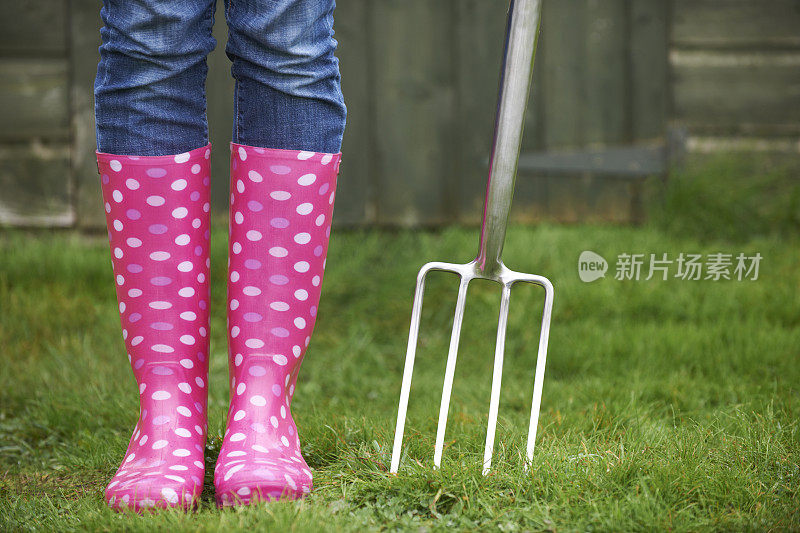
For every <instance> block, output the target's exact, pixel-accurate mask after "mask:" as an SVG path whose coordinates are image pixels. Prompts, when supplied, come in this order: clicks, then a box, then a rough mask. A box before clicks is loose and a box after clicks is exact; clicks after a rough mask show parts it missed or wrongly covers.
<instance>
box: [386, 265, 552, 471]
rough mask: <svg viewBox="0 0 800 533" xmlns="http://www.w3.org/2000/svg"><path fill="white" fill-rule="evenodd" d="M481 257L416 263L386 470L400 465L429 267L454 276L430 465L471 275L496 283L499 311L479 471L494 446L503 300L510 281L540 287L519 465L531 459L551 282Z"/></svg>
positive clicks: (440, 443) (437, 451) (437, 453)
mask: <svg viewBox="0 0 800 533" xmlns="http://www.w3.org/2000/svg"><path fill="white" fill-rule="evenodd" d="M485 267H486V263H485V261H479V259H476V260H474V261H471V262H469V263H465V264H454V263H442V262H431V263H426V264H425V265H423V266H422V268H421V269H420V270H419V273H418V274H417V286H416V291H415V292H414V304H413V309H412V312H411V327H410V329H409V334H408V348H407V351H406V361H405V367H404V369H403V384H402V387H401V391H400V405H399V408H398V411H397V425H396V428H395V435H394V446H393V448H392V462H391V467H390V472H392V473H396V472H397V470H398V468H399V466H400V453H401V451H402V445H403V432H404V429H405V421H406V412H407V408H408V396H409V392H410V390H411V377H412V374H413V372H414V359H415V355H416V351H417V339H418V336H419V324H420V318H421V315H422V299H423V293H424V291H425V277H426V276H427V275H428V273H429V272H431V271H432V270H439V271H444V272H452V273H454V274H457V275H458V276H459V277H460V283H459V289H458V298H457V300H456V310H455V316H454V317H453V329H452V332H451V335H450V348H449V351H448V355H447V366H446V368H445V376H444V386H443V389H442V400H441V404H440V406H439V421H438V427H437V431H436V445H435V447H434V453H433V464H434V468H439V466H440V465H441V461H442V449H443V447H444V434H445V429H446V427H447V414H448V411H449V408H450V395H451V392H452V388H453V376H454V374H455V367H456V358H457V356H458V342H459V338H460V336H461V323H462V321H463V318H464V307H465V303H466V296H467V288H468V286H469V283H470V281H472V280H474V279H487V280H490V281H494V282H497V283H499V284H500V285H501V286H502V294H501V300H500V316H499V320H498V324H497V341H496V344H495V357H494V370H493V372H492V392H491V399H490V404H489V423H488V427H487V431H486V445H485V448H484V455H483V473H484V475H485V474H487V473H488V472H489V470H490V468H491V464H492V453H493V451H494V440H495V430H496V428H497V410H498V405H499V402H500V387H501V380H502V374H503V355H504V351H505V336H506V327H507V324H508V306H509V301H510V298H511V287H512V286H513V285H514V284H515V283H518V282H523V283H532V284H534V285H538V286H540V287H542V288H544V290H545V300H544V310H543V313H542V327H541V332H540V334H539V348H538V355H537V359H536V371H535V374H534V384H533V402H532V406H531V417H530V424H529V426H528V442H527V449H526V455H525V456H526V462H525V469H526V470H527V468H528V466H529V464H530V463H531V461H532V460H533V449H534V444H535V441H536V428H537V426H538V421H539V410H540V407H541V398H542V384H543V382H544V369H545V361H546V357H547V341H548V339H549V336H550V315H551V312H552V308H553V284H552V283H550V281H549V280H548V279H547V278H545V277H542V276H537V275H534V274H525V273H522V272H516V271H513V270H510V269H508V268H506V266H505V265H503V263H502V262H500V261H498V262H497V263H493V264H492V266H491V268H485Z"/></svg>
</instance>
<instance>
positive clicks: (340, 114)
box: [94, 0, 347, 155]
mask: <svg viewBox="0 0 800 533" xmlns="http://www.w3.org/2000/svg"><path fill="white" fill-rule="evenodd" d="M225 2H226V4H225V17H226V20H227V22H228V29H229V38H228V44H227V47H226V48H225V51H226V53H227V55H228V57H229V58H230V59H231V61H232V62H233V65H232V68H231V73H232V74H233V77H234V79H235V83H236V85H235V98H234V100H235V101H234V114H235V116H234V125H233V141H234V142H237V143H240V144H246V145H250V146H260V147H264V148H282V149H288V150H312V151H316V152H328V153H336V152H339V151H340V149H341V143H342V134H343V133H344V125H345V118H346V114H347V111H346V108H345V105H344V99H343V97H342V91H341V86H340V76H339V61H338V59H337V58H336V57H335V56H334V51H335V50H336V45H337V42H336V40H335V39H334V38H333V10H334V7H335V0H225ZM214 8H215V0H103V8H102V9H101V11H100V13H101V16H102V18H103V22H104V24H105V26H104V27H103V29H102V30H100V35H101V38H102V44H101V46H100V64H99V66H98V69H97V78H96V80H95V86H94V93H95V116H96V120H97V148H98V150H99V151H101V152H105V153H111V154H127V155H169V154H177V153H182V152H186V151H189V150H192V149H194V148H197V147H200V146H204V145H205V144H207V143H208V122H207V118H206V96H205V80H206V74H207V72H208V67H207V65H206V56H207V55H208V53H209V52H211V50H213V49H214V46H215V45H216V40H215V39H214V38H213V37H212V36H211V28H212V25H213V23H214Z"/></svg>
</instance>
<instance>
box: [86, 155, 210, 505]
mask: <svg viewBox="0 0 800 533" xmlns="http://www.w3.org/2000/svg"><path fill="white" fill-rule="evenodd" d="M209 154H210V146H206V147H203V148H198V149H196V150H193V151H191V152H188V153H184V154H178V155H175V156H155V157H154V156H149V157H135V156H121V155H111V154H103V153H98V154H97V164H98V170H99V172H100V174H101V182H102V189H103V197H104V200H105V211H106V221H107V223H108V236H109V241H110V243H111V253H112V262H113V267H114V274H115V278H116V288H117V300H118V302H119V313H120V317H121V321H122V336H123V338H124V339H125V347H126V349H127V352H128V358H129V360H130V363H131V367H132V368H133V374H134V376H135V378H136V382H137V384H138V386H139V387H138V392H139V406H140V408H139V420H138V422H137V423H136V427H135V428H134V430H133V436H132V437H131V440H130V443H129V444H128V450H127V452H125V457H124V459H123V461H122V465H121V466H120V467H119V470H117V473H116V475H115V476H114V478H113V479H112V481H111V483H109V485H108V488H106V492H105V497H106V501H107V503H108V504H109V505H110V506H111V507H113V508H117V509H121V508H129V509H133V510H135V511H137V512H141V511H143V510H145V509H150V508H159V507H183V508H190V507H192V506H193V505H194V504H195V502H196V501H197V499H198V497H199V496H200V492H201V491H202V488H203V475H204V472H205V464H204V460H203V452H204V448H205V440H206V431H207V418H206V403H207V390H208V389H207V382H208V267H209V259H208V251H209V247H208V243H209V215H208V213H209V203H208V199H209Z"/></svg>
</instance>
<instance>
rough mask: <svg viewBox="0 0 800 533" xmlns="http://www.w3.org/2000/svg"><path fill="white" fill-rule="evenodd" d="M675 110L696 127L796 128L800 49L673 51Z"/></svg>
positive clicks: (799, 124)
mask: <svg viewBox="0 0 800 533" xmlns="http://www.w3.org/2000/svg"><path fill="white" fill-rule="evenodd" d="M671 64H672V69H673V75H674V79H673V94H674V104H673V105H674V116H675V118H676V119H677V120H679V121H680V122H681V123H683V124H685V125H686V126H688V127H689V129H690V131H692V132H693V133H694V132H697V133H715V134H722V133H734V134H751V135H759V134H760V135H770V134H772V135H774V134H794V135H796V134H798V133H800V52H779V53H776V52H764V53H756V52H752V53H731V52H705V51H704V52H688V51H681V52H675V51H673V52H672V54H671Z"/></svg>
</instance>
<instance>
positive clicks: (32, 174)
mask: <svg viewBox="0 0 800 533" xmlns="http://www.w3.org/2000/svg"><path fill="white" fill-rule="evenodd" d="M20 177H24V179H20ZM0 193H1V194H0V225H3V224H9V225H13V226H49V227H52V226H70V225H72V224H73V223H74V222H75V220H74V218H75V217H74V210H73V206H72V202H71V200H70V174H69V147H68V146H67V145H66V144H58V145H55V146H45V145H43V144H41V143H31V144H20V145H14V146H2V147H0Z"/></svg>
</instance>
